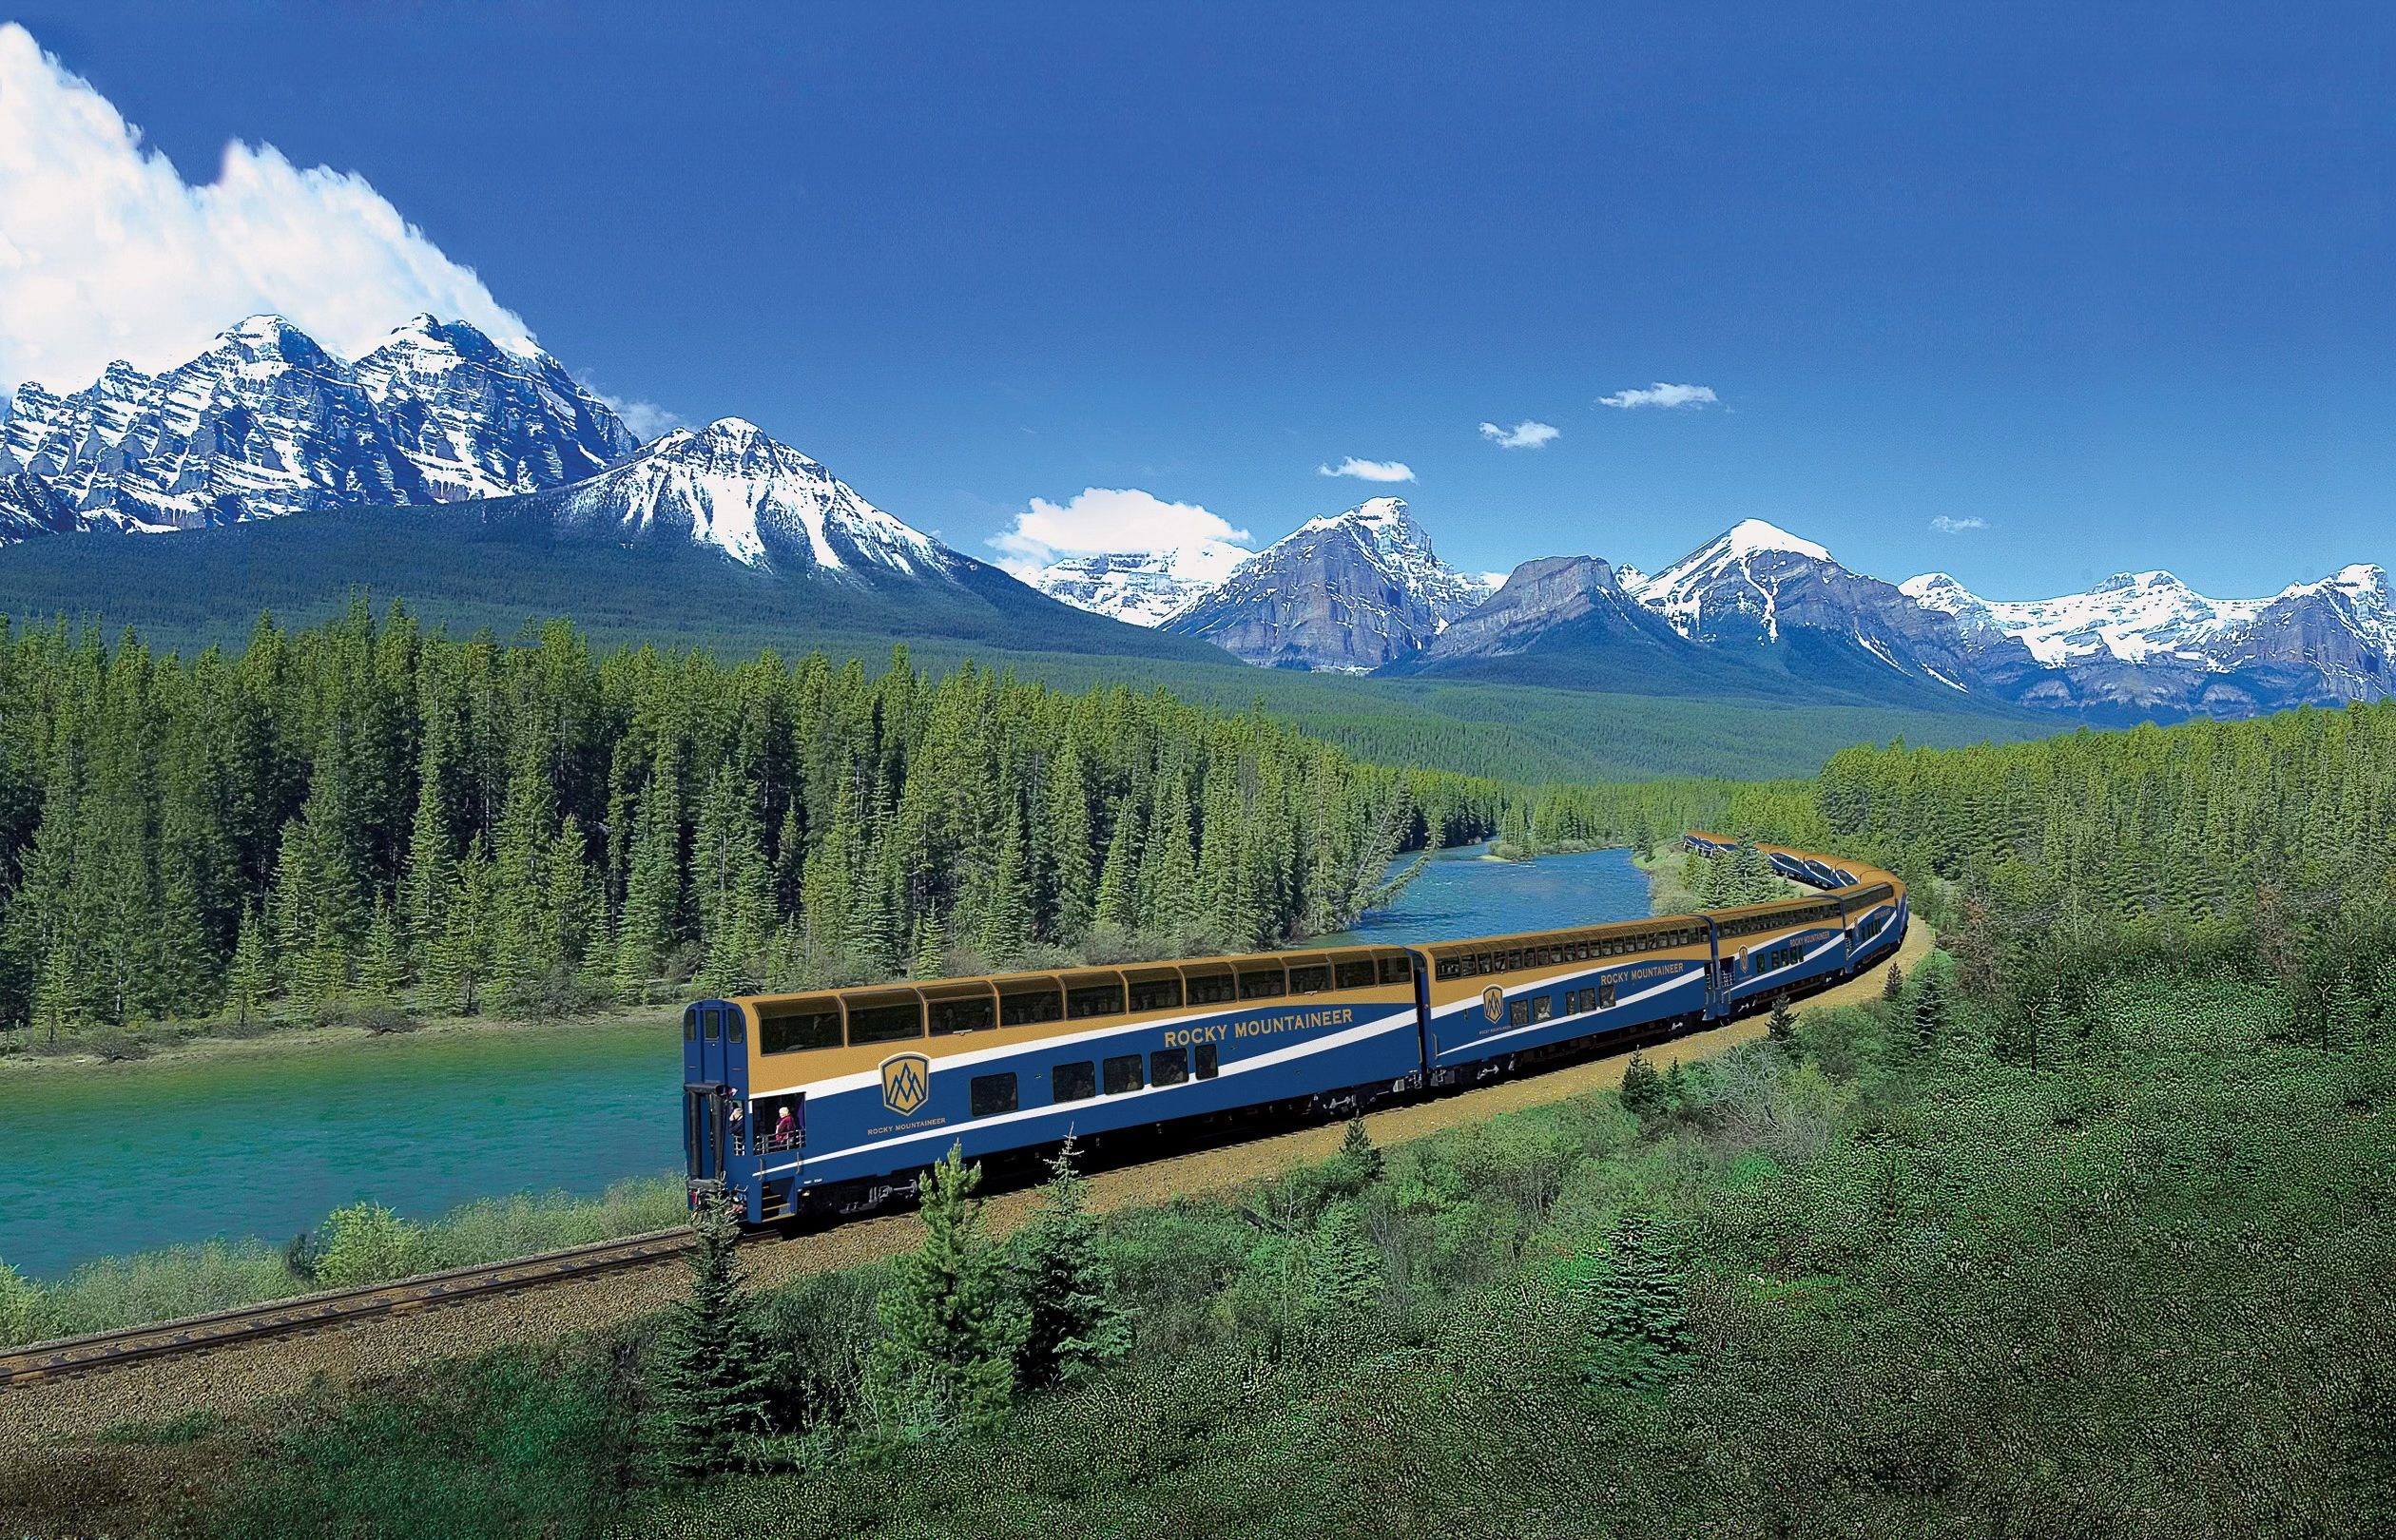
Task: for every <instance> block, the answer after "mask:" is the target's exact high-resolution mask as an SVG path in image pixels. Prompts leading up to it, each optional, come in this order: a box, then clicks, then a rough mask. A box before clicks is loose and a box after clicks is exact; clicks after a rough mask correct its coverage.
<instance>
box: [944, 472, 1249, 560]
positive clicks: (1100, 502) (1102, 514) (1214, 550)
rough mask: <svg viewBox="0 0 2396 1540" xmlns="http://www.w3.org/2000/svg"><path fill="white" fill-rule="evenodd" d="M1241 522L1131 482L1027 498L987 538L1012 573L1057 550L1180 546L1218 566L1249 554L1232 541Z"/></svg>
mask: <svg viewBox="0 0 2396 1540" xmlns="http://www.w3.org/2000/svg"><path fill="white" fill-rule="evenodd" d="M1247 538H1248V532H1247V531H1246V529H1233V528H1231V524H1230V521H1228V520H1227V519H1225V518H1224V517H1222V515H1220V514H1217V513H1213V512H1210V511H1208V510H1206V509H1204V508H1201V507H1199V506H1198V505H1197V504H1195V503H1169V502H1167V501H1166V500H1165V499H1163V498H1161V497H1158V496H1156V495H1155V494H1154V493H1152V492H1145V491H1140V489H1138V488H1137V487H1115V488H1109V487H1085V488H1083V489H1082V490H1081V491H1079V492H1077V493H1075V494H1074V495H1073V496H1072V497H1071V498H1069V499H1067V500H1066V501H1064V502H1062V503H1052V502H1050V501H1049V500H1048V499H1047V498H1045V497H1034V499H1032V506H1031V507H1029V508H1027V509H1025V510H1023V511H1022V512H1020V513H1017V514H1016V515H1015V518H1014V527H1013V528H1012V529H1003V530H1001V531H999V532H998V533H997V534H995V535H992V536H991V537H990V542H989V543H990V545H991V546H992V547H993V548H994V549H996V550H997V551H998V553H999V557H998V565H999V566H1001V567H1003V568H1006V569H1007V570H1008V571H1010V572H1013V573H1014V574H1015V575H1016V576H1017V577H1022V576H1025V575H1027V574H1029V573H1032V572H1036V571H1038V570H1039V569H1040V568H1043V567H1046V566H1047V565H1048V564H1049V563H1051V562H1053V561H1054V560H1056V559H1057V558H1058V557H1059V556H1095V555H1101V554H1114V553H1117V552H1133V551H1138V552H1150V551H1163V550H1179V551H1190V552H1194V553H1198V554H1199V555H1200V556H1201V557H1202V558H1216V559H1219V560H1218V565H1224V566H1225V568H1226V570H1228V564H1229V563H1231V562H1236V561H1237V560H1239V559H1240V558H1242V557H1245V556H1246V555H1247V554H1248V551H1247V550H1246V548H1245V547H1241V546H1239V545H1238V544H1237V542H1240V541H1243V540H1246V539H1247Z"/></svg>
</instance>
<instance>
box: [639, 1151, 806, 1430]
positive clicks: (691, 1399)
mask: <svg viewBox="0 0 2396 1540" xmlns="http://www.w3.org/2000/svg"><path fill="white" fill-rule="evenodd" d="M691 1229H692V1230H693V1231H694V1232H695V1233H696V1235H697V1237H698V1242H699V1243H698V1245H697V1246H696V1247H694V1248H693V1249H692V1251H691V1254H690V1295H689V1297H688V1298H687V1299H684V1300H683V1301H682V1302H681V1303H680V1304H679V1305H677V1306H675V1307H674V1312H673V1315H672V1317H671V1319H669V1320H668V1321H667V1326H666V1330H665V1332H664V1333H663V1334H662V1336H661V1338H660V1340H659V1342H658V1347H657V1354H656V1361H655V1363H654V1366H653V1368H652V1371H651V1375H652V1379H653V1382H654V1384H655V1387H656V1388H655V1406H656V1423H657V1434H658V1440H659V1443H660V1445H661V1447H662V1453H663V1454H664V1457H665V1463H666V1466H667V1469H668V1470H670V1471H672V1472H673V1473H675V1474H677V1475H681V1476H686V1477H688V1476H702V1475H711V1474H714V1473H718V1472H723V1471H728V1470H731V1469H733V1468H734V1467H736V1466H739V1465H742V1464H744V1463H747V1462H749V1461H751V1460H752V1459H753V1458H754V1457H755V1453H756V1451H757V1448H758V1445H759V1443H760V1441H761V1440H763V1438H764V1437H765V1435H766V1434H767V1432H768V1431H769V1428H768V1423H767V1407H768V1399H769V1396H770V1391H771V1387H772V1385H773V1382H774V1379H775V1376H776V1369H775V1365H774V1363H773V1361H772V1358H771V1356H770V1354H769V1353H768V1350H767V1348H766V1345H765V1342H764V1339H763V1337H762V1336H761V1334H760V1333H759V1331H758V1329H757V1323H756V1319H755V1316H756V1311H755V1306H754V1304H753V1302H752V1301H751V1299H749V1295H748V1290H747V1289H746V1287H744V1284H743V1281H742V1277H741V1269H740V1262H739V1260H738V1259H737V1258H736V1257H735V1256H734V1255H733V1250H734V1248H735V1247H736V1246H737V1245H738V1244H739V1242H740V1239H741V1226H740V1216H739V1212H738V1210H737V1209H736V1208H735V1206H734V1204H733V1203H731V1201H729V1200H728V1199H720V1200H717V1201H715V1202H712V1203H705V1204H703V1205H701V1207H700V1209H699V1211H698V1212H697V1214H695V1215H694V1216H693V1217H692V1220H691Z"/></svg>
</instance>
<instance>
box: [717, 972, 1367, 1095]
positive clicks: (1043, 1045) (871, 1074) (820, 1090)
mask: <svg viewBox="0 0 2396 1540" xmlns="http://www.w3.org/2000/svg"><path fill="white" fill-rule="evenodd" d="M1308 1001H1311V1002H1314V1003H1312V1004H1305V1003H1303V1002H1308ZM1224 1003H1225V1002H1222V1001H1217V1002H1216V1004H1217V1005H1218V1006H1220V1005H1222V1004H1224ZM1339 1004H1340V1000H1339V997H1338V996H1337V995H1336V994H1285V995H1277V996H1274V997H1272V999H1271V1000H1269V1001H1266V1000H1251V1001H1244V1002H1239V1003H1237V1006H1236V1009H1234V1010H1230V1011H1222V1010H1214V1011H1188V1012H1187V1013H1185V1014H1183V1015H1178V1016H1163V1017H1159V1018H1158V1019H1157V1020H1154V1021H1141V1022H1121V1021H1118V1022H1116V1023H1114V1024H1113V1025H1111V1026H1108V1027H1092V1028H1090V1029H1088V1030H1083V1031H1078V1032H1067V1033H1065V1034H1063V1035H1062V1036H1059V1037H1034V1038H1027V1039H1025V1040H1024V1041H1022V1042H1019V1043H998V1044H994V1045H992V1046H991V1047H989V1048H981V1049H968V1050H967V1051H965V1052H963V1053H946V1054H942V1055H941V1056H939V1057H938V1058H936V1059H934V1060H933V1061H932V1066H933V1068H936V1069H955V1068H964V1067H966V1066H968V1065H976V1064H987V1063H989V1062H990V1061H992V1060H993V1059H1004V1058H1011V1057H1013V1056H1014V1055H1015V1054H1018V1053H1023V1052H1027V1051H1030V1050H1032V1049H1067V1048H1073V1047H1075V1046H1077V1045H1079V1044H1083V1043H1094V1042H1097V1041H1098V1040H1099V1039H1100V1038H1104V1037H1112V1036H1114V1035H1115V1034H1116V1033H1118V1032H1152V1031H1164V1030H1167V1029H1169V1028H1173V1027H1180V1026H1183V1025H1185V1024H1186V1023H1188V1022H1193V1021H1210V1020H1213V1019H1215V1018H1217V1017H1223V1016H1239V1015H1247V1014H1250V1013H1254V1012H1260V1011H1327V1010H1330V1009H1332V1008H1334V1007H1336V1006H1338V1005H1339ZM1357 1009H1358V1010H1360V1011H1361V1010H1364V1009H1367V1008H1365V1007H1362V1006H1359V1007H1357ZM1400 1009H1402V1010H1403V1011H1405V1012H1406V1014H1407V1015H1408V1016H1409V1017H1411V1016H1412V1015H1413V1014H1414V1005H1413V1003H1412V1002H1411V1001H1409V1002H1408V1003H1407V1004H1406V1005H1404V1006H1403V1007H1401V1008H1400ZM923 1041H924V1039H922V1038H920V1037H898V1038H893V1039H892V1040H891V1041H890V1042H888V1043H882V1044H876V1045H875V1046H876V1047H877V1048H887V1049H890V1051H891V1052H893V1053H905V1052H908V1051H910V1050H909V1049H908V1048H907V1047H906V1045H908V1044H910V1043H921V1042H923ZM913 1051H917V1052H920V1051H921V1049H915V1050H913ZM880 1084H881V1070H880V1068H872V1069H859V1070H856V1071H854V1072H852V1073H850V1074H845V1075H833V1076H830V1077H828V1078H826V1079H823V1080H810V1081H806V1082H803V1083H801V1084H798V1085H791V1086H785V1087H783V1088H781V1089H779V1090H756V1089H751V1090H750V1092H749V1095H750V1096H751V1097H752V1098H754V1097H760V1096H790V1095H798V1094H803V1095H807V1096H833V1095H837V1094H839V1093H840V1092H841V1091H848V1090H862V1089H864V1088H866V1087H868V1086H879V1085H880Z"/></svg>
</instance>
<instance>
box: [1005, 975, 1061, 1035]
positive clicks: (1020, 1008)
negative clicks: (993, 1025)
mask: <svg viewBox="0 0 2396 1540" xmlns="http://www.w3.org/2000/svg"><path fill="white" fill-rule="evenodd" d="M1064 1019H1065V994H1064V991H1061V990H1059V989H1058V988H1057V987H1056V986H1055V985H1053V984H1017V985H1015V986H1014V988H1012V989H1010V988H1008V987H1007V986H1006V985H1004V984H1001V985H999V986H998V1025H999V1026H1001V1027H1031V1026H1034V1025H1036V1024H1038V1023H1040V1022H1044V1021H1062V1020H1064Z"/></svg>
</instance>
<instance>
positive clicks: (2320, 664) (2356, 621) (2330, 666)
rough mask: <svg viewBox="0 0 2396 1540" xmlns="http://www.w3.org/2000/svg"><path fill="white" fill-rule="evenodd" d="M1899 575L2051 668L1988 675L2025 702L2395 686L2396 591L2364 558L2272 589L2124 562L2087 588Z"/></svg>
mask: <svg viewBox="0 0 2396 1540" xmlns="http://www.w3.org/2000/svg"><path fill="white" fill-rule="evenodd" d="M1901 587H1903V590H1904V592H1905V593H1906V594H1907V595H1908V596H1910V597H1911V598H1913V599H1914V600H1915V602H1917V603H1919V604H1921V605H1923V606H1925V607H1927V608H1930V609H1934V610H1937V611H1940V612H1942V613H1944V614H1948V615H1952V616H1954V617H1955V618H1956V620H1957V622H1958V624H1959V625H1960V626H1962V628H1963V630H1964V633H1965V635H1966V638H1967V639H1968V640H1969V641H1971V642H1972V643H1973V644H1974V645H1989V644H1991V643H1992V642H1996V641H2000V640H2004V639H2010V640H2013V641H2018V642H2019V643H2020V644H2021V645H2024V646H2026V647H2027V648H2029V650H2030V652H2031V653H2032V655H2033V656H2034V657H2036V658H2037V659H2038V661H2039V664H2040V665H2041V669H2042V672H2040V673H2039V674H2036V675H2021V674H2019V673H2018V672H2009V671H2003V670H2000V671H1998V677H1994V678H1992V679H1991V681H1990V683H1992V684H1993V685H1994V686H1995V687H1997V688H1998V689H1999V690H2000V693H2004V694H2007V695H2008V696H2010V697H2011V698H2013V699H2015V700H2018V701H2020V702H2021V703H2024V704H2031V705H2041V706H2048V707H2051V708H2057V709H2072V710H2080V711H2093V712H2097V713H2099V714H2106V715H2115V716H2121V715H2132V714H2156V713H2161V714H2174V713H2177V714H2187V713H2194V714H2202V715H2215V716H2243V715H2251V714H2252V713H2254V712H2257V711H2270V710H2276V709H2280V708H2282V707H2286V706H2290V705H2297V704H2303V703H2322V704H2327V703H2337V702H2342V701H2352V700H2375V699H2378V698H2379V697H2381V696H2384V695H2387V694H2389V693H2391V691H2396V596H2392V595H2391V593H2390V590H2389V586H2388V579H2387V574H2386V571H2384V570H2383V569H2381V568H2377V567H2371V566H2361V565H2358V566H2353V567H2348V568H2342V569H2340V570H2339V571H2337V572H2335V573H2333V574H2331V575H2330V576H2328V577H2327V578H2324V579H2322V580H2321V581H2319V582H2317V583H2296V584H2290V586H2289V587H2286V588H2283V589H2281V590H2280V591H2279V592H2278V593H2277V594H2274V595H2272V596H2271V597H2270V598H2267V599H2213V598H2209V597H2207V596H2206V595H2204V594H2201V593H2198V592H2197V591H2195V590H2194V589H2193V588H2191V587H2189V586H2188V585H2186V584H2185V583H2182V582H2181V581H2180V580H2179V579H2177V578H2175V577H2174V576H2173V575H2172V574H2171V573H2169V572H2162V571H2149V572H2123V573H2117V574H2116V575H2115V576H2113V577H2110V578H2107V579H2106V580H2105V581H2104V582H2102V583H2099V584H2097V586H2096V587H2093V588H2091V589H2089V590H2088V591H2087V592H2085V593H2073V594H2064V595H2061V596H2060V597H2058V598H2054V599H2027V600H1988V599H1982V598H1981V597H1980V596H1978V595H1977V594H1974V593H1973V592H1972V591H1971V590H1970V589H1968V588H1966V587H1963V585H1962V584H1961V583H1959V582H1958V581H1956V580H1955V579H1954V578H1953V577H1950V576H1949V575H1947V574H1946V573H1944V572H1925V573H1923V575H1921V576H1919V577H1914V578H1909V579H1907V580H1906V581H1905V582H1904V583H1903V585H1901Z"/></svg>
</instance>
